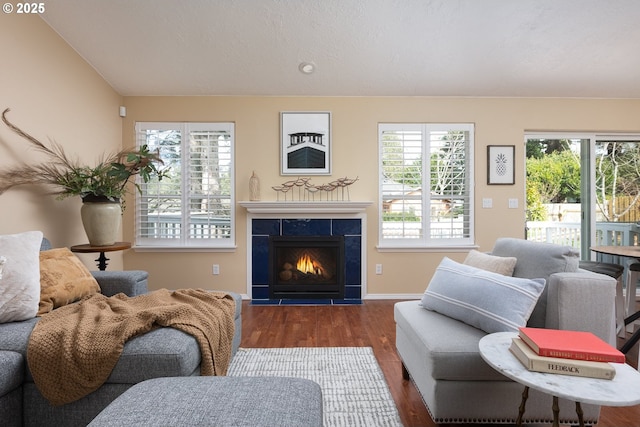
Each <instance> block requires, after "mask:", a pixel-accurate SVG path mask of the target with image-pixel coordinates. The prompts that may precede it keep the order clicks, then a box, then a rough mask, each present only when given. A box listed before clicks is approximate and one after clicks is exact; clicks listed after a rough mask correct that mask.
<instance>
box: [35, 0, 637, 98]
mask: <svg viewBox="0 0 640 427" xmlns="http://www.w3.org/2000/svg"><path fill="white" fill-rule="evenodd" d="M42 18H43V19H44V20H45V21H46V22H47V23H48V24H49V25H50V26H51V27H52V28H53V29H54V30H55V31H56V32H57V33H58V34H60V36H61V37H62V38H64V40H66V42H67V43H68V44H69V45H71V46H72V47H73V48H74V49H75V50H76V51H77V52H78V53H79V54H80V55H81V56H82V57H84V58H85V60H86V61H87V62H89V64H91V65H92V66H93V67H94V68H95V69H96V70H97V71H98V72H99V73H100V74H101V75H102V76H103V77H104V78H105V79H106V81H107V82H108V83H109V84H110V85H111V86H112V87H113V88H114V89H115V90H116V91H117V92H118V93H119V94H121V95H124V96H134V95H150V96H153V95H263V96H271V95H275V96H279V95H288V96H372V95H379V96H489V97H596V98H640V1H638V0H609V1H603V0H185V1H177V0H55V1H51V2H48V3H46V12H45V13H44V14H42ZM302 62H310V63H313V64H314V65H315V71H314V72H313V73H311V74H304V73H302V72H301V71H300V70H299V65H300V63H302Z"/></svg>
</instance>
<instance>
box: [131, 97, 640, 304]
mask: <svg viewBox="0 0 640 427" xmlns="http://www.w3.org/2000/svg"><path fill="white" fill-rule="evenodd" d="M124 103H125V105H126V106H127V118H126V119H125V121H124V128H123V132H124V134H123V135H124V136H123V140H124V141H125V142H128V143H132V142H133V135H134V131H133V128H134V124H135V122H136V121H231V122H235V124H236V190H237V200H238V201H241V200H248V198H249V184H248V183H249V177H250V176H251V173H252V171H255V172H256V174H257V175H258V176H259V177H260V180H261V188H262V200H275V199H276V194H275V192H274V191H273V190H271V189H270V188H271V186H273V185H277V184H280V183H282V182H283V181H286V180H287V179H290V177H283V176H280V175H279V170H280V169H279V168H280V166H279V138H280V137H279V132H280V128H279V113H280V111H331V113H332V125H333V132H332V141H333V174H332V176H331V177H328V176H317V177H313V181H314V182H318V183H321V182H328V181H330V180H332V179H335V178H337V177H343V176H349V177H356V176H358V177H359V178H360V180H359V181H358V182H357V183H356V184H354V185H353V186H352V187H351V199H352V200H368V201H373V202H374V205H373V206H372V207H371V208H369V209H368V210H367V215H368V228H367V263H368V271H367V277H368V280H367V288H368V293H369V294H370V295H371V296H372V297H375V296H385V295H386V296H389V295H398V294H420V293H422V292H423V291H424V288H425V286H426V284H427V283H428V280H429V278H430V277H431V274H432V272H433V270H434V269H435V267H436V266H437V264H438V263H439V262H440V260H441V259H442V256H443V255H447V256H450V257H451V258H454V259H457V260H462V259H464V256H465V253H460V252H458V253H443V252H437V253H424V252H422V253H407V252H403V253H394V252H379V251H378V250H377V249H376V244H377V236H378V231H377V230H378V221H377V212H378V204H377V199H378V194H377V191H378V175H377V174H378V165H377V124H378V123H379V122H437V123H442V122H472V123H475V125H476V128H475V129H476V133H475V140H476V147H475V178H476V193H475V194H476V241H477V243H478V245H479V247H480V249H481V250H489V249H491V247H492V245H493V242H494V240H495V239H496V238H497V237H499V236H515V237H522V236H523V230H524V144H523V136H524V132H525V130H538V131H542V130H563V131H569V130H571V131H618V132H638V131H640V100H632V101H629V100H577V99H516V98H513V99H509V98H504V99H493V98H423V97H370V98H357V97H326V98H299V97H125V99H124ZM492 144H498V145H500V144H513V145H516V160H517V163H516V175H517V177H516V185H513V186H487V185H486V146H487V145H492ZM483 197H491V198H492V199H493V206H494V207H493V208H492V209H482V204H481V203H482V198H483ZM509 198H517V199H519V209H508V207H507V206H508V199H509ZM132 218H133V213H132V212H128V213H126V214H125V226H124V229H125V235H127V236H131V235H133V220H132ZM236 218H237V232H236V242H237V250H236V251H235V252H233V253H148V252H134V251H129V252H128V253H127V254H126V255H125V266H126V267H127V268H141V269H145V270H148V271H150V272H151V275H152V281H151V283H152V286H153V287H168V288H176V287H184V286H198V287H204V288H214V289H215V288H224V289H232V290H235V291H237V292H241V293H244V292H246V283H247V277H246V267H245V266H246V261H247V256H246V250H247V245H246V239H247V236H246V227H245V224H246V212H245V211H244V209H243V208H241V207H239V206H238V207H237V215H236ZM214 263H215V264H219V265H220V270H221V274H220V275H219V276H213V275H212V274H211V265H212V264H214ZM375 264H383V272H384V274H383V275H375V274H374V266H375Z"/></svg>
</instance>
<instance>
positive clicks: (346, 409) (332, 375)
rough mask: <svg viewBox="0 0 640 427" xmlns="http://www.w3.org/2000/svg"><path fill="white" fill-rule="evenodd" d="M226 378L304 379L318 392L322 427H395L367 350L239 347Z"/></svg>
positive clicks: (389, 401)
mask: <svg viewBox="0 0 640 427" xmlns="http://www.w3.org/2000/svg"><path fill="white" fill-rule="evenodd" d="M227 375H228V376H235V377H239V376H280V377H297V378H307V379H310V380H313V381H315V382H317V383H318V384H320V387H321V388H322V398H323V413H324V426H325V427H334V426H335V427H338V426H339V427H342V426H363V427H364V426H366V427H371V426H388V427H401V426H402V423H401V421H400V416H399V414H398V409H397V408H396V405H395V402H394V401H393V398H392V397H391V392H390V391H389V387H388V385H387V382H386V380H385V378H384V375H383V374H382V370H381V369H380V365H378V362H377V360H376V358H375V356H374V355H373V349H372V348H371V347H295V348H240V349H239V350H238V352H237V353H236V354H235V356H234V357H233V360H232V361H231V365H230V366H229V370H228V372H227Z"/></svg>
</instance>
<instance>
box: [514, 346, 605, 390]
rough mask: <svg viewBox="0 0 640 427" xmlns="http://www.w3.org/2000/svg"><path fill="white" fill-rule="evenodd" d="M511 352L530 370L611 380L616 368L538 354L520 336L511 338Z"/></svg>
mask: <svg viewBox="0 0 640 427" xmlns="http://www.w3.org/2000/svg"><path fill="white" fill-rule="evenodd" d="M509 350H510V351H511V353H513V355H514V356H516V358H517V359H518V360H519V361H520V363H522V365H524V367H525V368H527V369H528V370H530V371H534V372H545V373H551V374H562V375H573V376H577V377H590V378H601V379H607V380H611V379H613V377H615V375H616V369H615V368H614V367H613V366H612V365H611V364H610V363H608V362H591V361H588V360H578V359H561V358H557V357H547V356H540V355H539V354H537V353H536V352H535V351H533V349H532V348H531V347H529V346H528V345H527V344H526V343H525V342H524V341H522V340H521V339H520V338H517V337H516V338H513V341H512V343H511V347H509Z"/></svg>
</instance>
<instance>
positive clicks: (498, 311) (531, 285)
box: [421, 257, 545, 333]
mask: <svg viewBox="0 0 640 427" xmlns="http://www.w3.org/2000/svg"><path fill="white" fill-rule="evenodd" d="M544 286H545V281H544V279H522V278H517V277H508V276H504V275H502V274H497V273H493V272H490V271H486V270H482V269H479V268H476V267H472V266H469V265H464V264H459V263H457V262H455V261H453V260H451V259H449V258H446V257H445V258H444V259H443V260H442V262H440V265H439V266H438V268H437V269H436V271H435V273H434V274H433V277H432V279H431V282H429V286H428V287H427V290H426V291H425V292H424V295H423V296H422V301H421V304H422V306H423V307H424V308H426V309H427V310H432V311H437V312H438V313H440V314H444V315H445V316H448V317H451V318H453V319H457V320H460V321H462V322H464V323H467V324H469V325H471V326H475V327H476V328H478V329H482V330H483V331H485V332H488V333H493V332H517V331H518V328H520V327H522V326H525V325H526V324H527V320H528V319H529V316H530V315H531V312H532V311H533V307H534V306H535V304H536V302H537V301H538V298H539V297H540V294H541V293H542V290H543V289H544Z"/></svg>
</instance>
